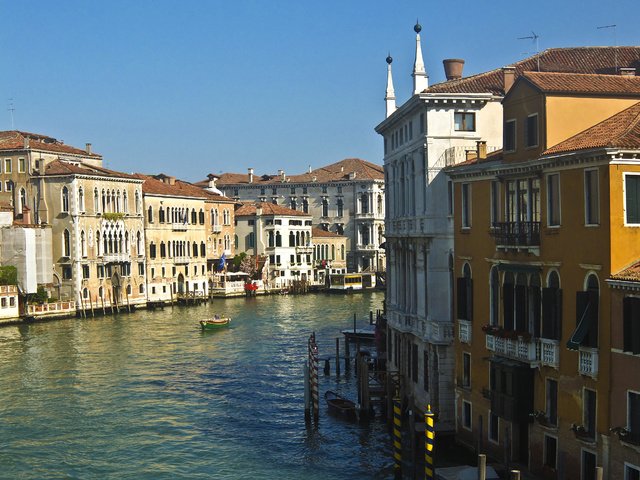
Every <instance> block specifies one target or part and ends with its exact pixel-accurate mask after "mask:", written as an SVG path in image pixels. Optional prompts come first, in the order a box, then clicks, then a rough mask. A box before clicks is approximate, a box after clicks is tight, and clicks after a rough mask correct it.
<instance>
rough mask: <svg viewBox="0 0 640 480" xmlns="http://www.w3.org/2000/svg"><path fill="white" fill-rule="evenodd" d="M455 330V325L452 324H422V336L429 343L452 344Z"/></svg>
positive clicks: (431, 322)
mask: <svg viewBox="0 0 640 480" xmlns="http://www.w3.org/2000/svg"><path fill="white" fill-rule="evenodd" d="M453 330H454V328H453V323H450V322H434V321H433V320H429V321H425V322H422V335H423V337H424V338H426V339H427V341H428V342H429V343H436V344H441V345H449V344H451V343H452V342H453Z"/></svg>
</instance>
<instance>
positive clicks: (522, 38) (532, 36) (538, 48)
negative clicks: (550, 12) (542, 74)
mask: <svg viewBox="0 0 640 480" xmlns="http://www.w3.org/2000/svg"><path fill="white" fill-rule="evenodd" d="M539 38H540V35H537V34H536V32H534V31H533V30H532V31H531V35H528V36H526V37H518V40H532V41H533V43H535V44H536V62H537V65H538V71H540V55H538V54H539V53H540V46H539V45H538V39H539Z"/></svg>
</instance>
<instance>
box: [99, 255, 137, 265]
mask: <svg viewBox="0 0 640 480" xmlns="http://www.w3.org/2000/svg"><path fill="white" fill-rule="evenodd" d="M102 260H103V261H104V263H122V262H130V261H131V255H129V254H128V253H105V254H104V255H102Z"/></svg>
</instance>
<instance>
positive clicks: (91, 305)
mask: <svg viewBox="0 0 640 480" xmlns="http://www.w3.org/2000/svg"><path fill="white" fill-rule="evenodd" d="M89 306H90V307H91V317H95V316H96V314H95V312H94V311H93V300H91V292H89Z"/></svg>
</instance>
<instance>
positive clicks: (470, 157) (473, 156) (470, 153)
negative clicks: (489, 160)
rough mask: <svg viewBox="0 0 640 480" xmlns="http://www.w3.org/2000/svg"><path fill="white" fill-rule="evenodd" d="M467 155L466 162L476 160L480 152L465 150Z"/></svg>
mask: <svg viewBox="0 0 640 480" xmlns="http://www.w3.org/2000/svg"><path fill="white" fill-rule="evenodd" d="M464 154H465V158H464V159H465V160H466V161H467V162H468V161H469V160H475V159H476V158H478V157H477V155H478V151H477V150H465V151H464Z"/></svg>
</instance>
